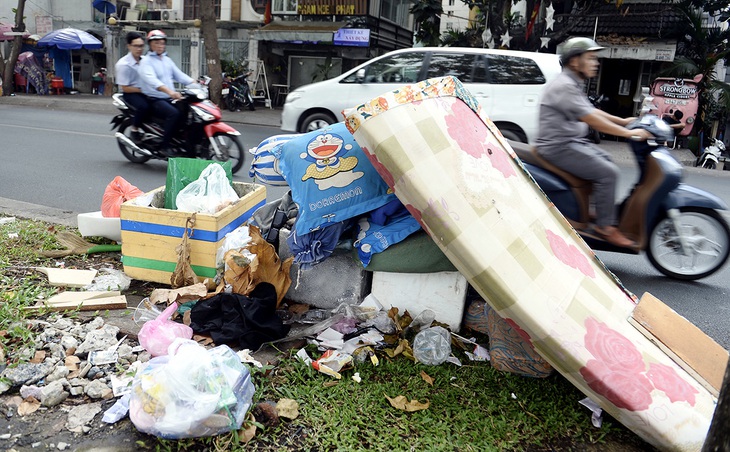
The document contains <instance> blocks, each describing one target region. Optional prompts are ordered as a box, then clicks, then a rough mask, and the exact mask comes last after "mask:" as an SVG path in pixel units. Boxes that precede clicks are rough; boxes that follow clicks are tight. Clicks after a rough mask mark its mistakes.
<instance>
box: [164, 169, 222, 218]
mask: <svg viewBox="0 0 730 452" xmlns="http://www.w3.org/2000/svg"><path fill="white" fill-rule="evenodd" d="M211 163H217V164H219V165H221V166H222V167H223V169H224V170H225V171H226V177H227V178H228V182H230V183H231V186H233V173H232V172H231V162H216V161H213V160H201V159H189V158H171V159H169V160H168V161H167V181H166V182H165V209H171V210H177V204H176V203H175V199H176V198H177V194H178V193H180V190H182V189H183V188H185V187H187V186H188V184H190V183H191V182H194V181H196V180H197V179H198V177H200V173H202V172H203V170H204V169H205V168H206V167H207V166H208V165H210V164H211Z"/></svg>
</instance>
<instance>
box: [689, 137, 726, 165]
mask: <svg viewBox="0 0 730 452" xmlns="http://www.w3.org/2000/svg"><path fill="white" fill-rule="evenodd" d="M724 153H725V143H723V142H722V141H720V140H718V139H717V138H712V140H711V143H710V145H709V146H707V147H705V149H704V150H703V151H702V155H701V156H700V158H698V159H697V164H696V166H701V167H702V168H707V169H713V170H714V169H715V168H717V167H718V165H720V163H722V164H723V169H725V167H726V166H727V164H726V162H727V157H726V156H724V155H723V154H724Z"/></svg>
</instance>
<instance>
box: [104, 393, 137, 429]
mask: <svg viewBox="0 0 730 452" xmlns="http://www.w3.org/2000/svg"><path fill="white" fill-rule="evenodd" d="M130 397H131V390H130V392H129V394H125V395H124V397H122V398H121V399H119V400H117V402H116V403H115V404H114V405H112V406H111V408H109V409H108V410H106V411H105V412H104V416H103V417H102V418H101V420H102V422H106V423H107V424H113V423H115V422H117V421H119V420H120V419H122V418H123V417H124V416H126V415H127V413H128V412H129V399H130Z"/></svg>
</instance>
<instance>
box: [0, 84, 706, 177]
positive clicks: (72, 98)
mask: <svg viewBox="0 0 730 452" xmlns="http://www.w3.org/2000/svg"><path fill="white" fill-rule="evenodd" d="M3 104H6V105H27V106H32V107H37V108H50V109H52V110H71V111H87V112H98V113H103V114H107V115H109V116H110V117H111V116H113V115H115V114H116V112H117V111H118V110H117V109H116V108H115V107H114V106H113V105H112V101H111V97H107V96H96V95H92V94H68V95H58V96H56V95H48V96H39V95H37V94H25V93H16V94H15V95H14V96H1V97H0V105H3ZM222 115H223V122H227V123H232V124H247V125H254V126H267V127H273V128H275V129H276V130H272V132H271V134H272V135H278V134H279V133H281V130H280V129H281V108H273V109H271V108H266V107H264V106H263V105H258V106H257V107H256V110H255V111H248V110H243V111H237V112H231V111H228V110H223V111H222ZM599 146H600V147H601V148H603V149H605V150H606V151H608V152H610V153H611V155H612V156H613V158H614V160H615V161H616V163H618V164H625V165H629V164H634V163H635V162H634V156H633V155H632V154H631V151H630V149H629V145H628V143H626V142H623V141H614V140H603V141H601V144H599ZM670 152H671V153H672V155H673V156H674V158H676V159H677V160H678V161H679V162H680V163H681V164H682V165H684V166H687V167H694V162H695V155H694V154H693V153H692V151H690V150H689V149H672V150H670Z"/></svg>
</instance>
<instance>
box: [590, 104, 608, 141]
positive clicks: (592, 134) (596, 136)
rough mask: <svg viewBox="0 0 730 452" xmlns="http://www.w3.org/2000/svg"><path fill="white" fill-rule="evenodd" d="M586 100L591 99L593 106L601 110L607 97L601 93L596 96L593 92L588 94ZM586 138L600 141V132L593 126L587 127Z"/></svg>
mask: <svg viewBox="0 0 730 452" xmlns="http://www.w3.org/2000/svg"><path fill="white" fill-rule="evenodd" d="M588 100H589V101H591V103H592V104H593V106H594V107H596V108H597V109H599V110H603V109H604V108H603V106H604V105H605V104H606V102H607V101H608V97H606V96H604V95H603V94H601V95H600V96H597V95H595V94H591V95H590V96H588ZM588 139H589V140H591V141H593V142H594V143H596V144H600V143H601V133H600V132H599V131H598V130H595V129H593V128H590V127H589V128H588Z"/></svg>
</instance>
